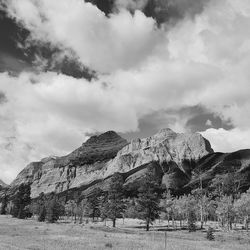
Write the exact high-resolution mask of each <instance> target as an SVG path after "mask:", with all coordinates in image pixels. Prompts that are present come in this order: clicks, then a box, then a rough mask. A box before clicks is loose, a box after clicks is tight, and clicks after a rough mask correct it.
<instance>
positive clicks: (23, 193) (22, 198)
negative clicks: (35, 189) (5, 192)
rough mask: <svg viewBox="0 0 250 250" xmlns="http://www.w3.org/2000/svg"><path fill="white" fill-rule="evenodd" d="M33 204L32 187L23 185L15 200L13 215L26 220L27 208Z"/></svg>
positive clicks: (19, 188)
mask: <svg viewBox="0 0 250 250" xmlns="http://www.w3.org/2000/svg"><path fill="white" fill-rule="evenodd" d="M30 203H31V198H30V185H29V184H21V185H20V186H19V187H18V191H17V193H16V194H15V197H14V199H13V208H12V215H13V217H17V218H19V219H24V218H26V213H25V209H24V208H25V207H26V206H28V205H29V204H30Z"/></svg>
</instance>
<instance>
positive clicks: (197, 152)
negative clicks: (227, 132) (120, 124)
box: [9, 129, 250, 198]
mask: <svg viewBox="0 0 250 250" xmlns="http://www.w3.org/2000/svg"><path fill="white" fill-rule="evenodd" d="M149 166H150V167H153V168H154V169H155V171H154V172H155V177H156V178H160V179H161V182H162V184H163V185H164V186H165V187H166V188H169V189H171V190H172V191H173V192H174V193H183V192H189V191H190V190H191V189H192V188H195V187H197V185H198V184H199V182H200V180H202V182H203V186H204V187H205V186H207V185H209V184H210V183H211V181H212V180H213V179H214V178H215V177H216V175H218V174H221V175H223V174H227V173H228V172H232V171H234V172H235V173H239V174H240V178H241V181H240V183H239V185H240V189H242V190H246V189H247V188H249V186H250V185H249V183H250V182H249V180H250V150H241V151H237V152H234V153H215V152H213V150H212V148H211V146H210V143H209V141H207V140H206V139H205V138H203V137H202V136H201V135H200V134H198V133H193V134H191V133H190V134H182V133H175V132H174V131H172V130H171V129H163V130H161V131H159V132H158V133H157V134H155V135H153V136H150V137H148V138H144V139H134V140H132V141H131V142H130V143H128V142H127V141H126V140H125V139H123V138H122V137H120V136H119V135H118V134H116V133H115V132H113V131H109V132H106V133H104V134H101V135H99V136H93V137H91V138H90V139H88V140H87V141H86V142H85V143H83V144H82V146H81V147H79V148H78V149H76V150H74V151H73V152H72V153H70V154H69V155H66V156H62V157H48V158H45V159H42V160H41V161H38V162H33V163H30V164H29V165H28V166H27V167H26V168H24V169H23V170H22V171H21V172H20V173H19V174H18V176H17V177H16V179H15V180H14V181H13V182H12V183H11V186H10V189H9V192H10V193H13V192H14V190H16V187H18V186H19V185H20V184H21V183H29V184H30V185H31V196H32V198H35V197H37V196H38V195H39V194H40V193H41V192H44V193H45V194H46V193H51V192H56V193H58V194H60V195H62V196H64V195H66V194H67V195H70V196H71V195H73V196H74V195H75V194H76V195H88V194H89V193H90V192H91V191H92V190H93V189H94V188H95V187H100V188H102V189H105V186H106V185H107V183H108V182H109V178H110V177H111V176H112V175H113V174H114V173H116V172H119V173H121V174H122V175H123V177H124V181H125V186H127V187H128V188H131V187H133V188H136V187H137V186H138V185H137V184H138V183H139V181H140V180H141V179H142V178H143V176H144V174H145V173H146V171H147V170H148V167H149Z"/></svg>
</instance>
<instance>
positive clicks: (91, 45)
mask: <svg viewBox="0 0 250 250" xmlns="http://www.w3.org/2000/svg"><path fill="white" fill-rule="evenodd" d="M7 5H8V13H9V15H10V16H11V17H13V18H15V19H16V20H17V21H19V22H20V23H21V24H22V25H23V26H24V27H25V28H27V29H28V30H30V31H31V35H30V40H31V42H32V43H33V42H35V41H36V42H40V43H41V42H49V43H51V44H53V45H56V46H57V47H61V48H65V49H70V50H73V51H74V52H75V53H76V54H77V56H78V57H79V59H80V61H81V62H82V63H83V64H84V65H86V66H88V67H90V68H92V69H94V70H97V71H100V72H108V73H109V72H111V71H113V70H116V69H120V68H122V69H127V68H132V67H134V66H135V65H136V64H138V63H141V62H143V61H144V60H146V59H147V57H148V56H149V55H150V54H151V53H153V51H154V50H156V49H157V45H158V42H159V41H161V32H159V30H157V29H156V27H155V21H154V20H153V19H151V18H146V17H145V15H144V14H143V13H142V12H140V11H136V12H135V14H134V15H133V16H132V14H131V13H130V12H128V11H126V10H122V11H121V12H119V14H112V15H111V16H110V18H107V17H106V16H105V14H104V13H103V12H101V11H100V10H99V9H98V8H97V7H95V6H94V5H92V4H90V3H85V2H84V1H82V0H73V1H68V0H61V1H60V4H58V1H55V0H43V1H33V0H24V1H22V2H20V1H18V0H10V1H8V2H7ZM65 13H67V15H65Z"/></svg>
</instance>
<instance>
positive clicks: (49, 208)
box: [46, 194, 64, 223]
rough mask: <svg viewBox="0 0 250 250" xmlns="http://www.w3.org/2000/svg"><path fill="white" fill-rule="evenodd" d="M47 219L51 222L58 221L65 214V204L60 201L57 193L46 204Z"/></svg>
mask: <svg viewBox="0 0 250 250" xmlns="http://www.w3.org/2000/svg"><path fill="white" fill-rule="evenodd" d="M46 213H47V214H46V219H47V221H48V222H50V223H54V222H56V221H57V220H58V219H59V217H60V216H61V215H63V214H64V206H62V204H60V203H59V201H58V200H57V197H56V195H55V194H53V195H52V198H51V199H50V200H49V201H48V202H47V204H46Z"/></svg>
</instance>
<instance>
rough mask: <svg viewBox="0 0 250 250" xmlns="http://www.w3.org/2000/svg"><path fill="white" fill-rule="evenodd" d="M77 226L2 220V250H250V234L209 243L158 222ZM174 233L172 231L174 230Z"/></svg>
mask: <svg viewBox="0 0 250 250" xmlns="http://www.w3.org/2000/svg"><path fill="white" fill-rule="evenodd" d="M106 223H107V224H106V226H105V225H104V222H94V223H93V222H89V223H88V224H86V223H83V224H81V225H80V224H75V223H74V221H72V222H71V219H69V220H59V221H58V222H57V223H53V224H51V223H39V222H37V221H36V220H35V219H26V220H19V219H15V218H11V217H10V216H0V249H1V250H16V249H19V250H24V249H30V250H44V249H46V250H50V249H51V250H61V249H74V250H78V249H81V250H82V249H84V250H92V249H93V250H94V249H98V250H99V249H104V250H105V249H115V250H137V249H138V250H164V249H168V250H179V249H180V250H213V249H220V250H223V249H224V250H247V249H250V247H249V246H250V240H249V239H250V237H249V236H250V234H249V233H247V232H242V231H236V232H234V233H231V232H215V240H214V241H208V240H207V239H206V232H203V231H200V230H199V231H196V232H194V233H189V232H188V231H187V230H184V231H180V230H176V231H172V230H168V231H167V235H166V236H167V237H166V241H165V230H166V229H167V227H166V224H167V222H166V221H163V222H161V223H159V221H158V220H157V221H156V222H155V224H154V226H153V227H152V228H151V231H150V232H146V231H145V230H144V229H143V228H142V226H143V224H142V223H143V221H140V220H137V219H125V222H124V224H123V220H122V219H118V220H117V227H116V228H113V227H112V221H110V220H109V221H107V222H106ZM170 229H171V228H170Z"/></svg>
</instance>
